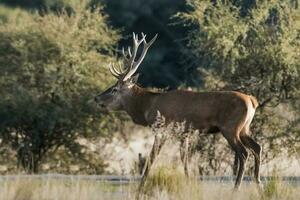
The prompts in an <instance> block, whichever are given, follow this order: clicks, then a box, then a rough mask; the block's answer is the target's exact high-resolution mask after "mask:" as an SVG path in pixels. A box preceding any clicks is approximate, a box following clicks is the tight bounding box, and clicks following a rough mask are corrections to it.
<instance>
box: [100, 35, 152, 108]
mask: <svg viewBox="0 0 300 200" xmlns="http://www.w3.org/2000/svg"><path fill="white" fill-rule="evenodd" d="M156 38H157V34H156V35H155V36H154V37H153V38H152V39H151V41H150V42H146V35H145V34H144V33H142V38H141V39H139V38H138V35H137V34H135V33H133V46H132V50H131V48H130V47H128V50H127V52H125V50H124V48H123V49H122V53H123V56H124V64H125V66H124V67H122V66H120V65H119V64H118V65H117V67H115V66H114V65H113V64H110V65H109V70H110V72H111V73H112V75H113V76H114V77H116V78H117V79H118V81H117V83H116V84H115V85H113V86H112V87H110V88H108V89H107V90H106V91H104V92H103V93H101V94H99V95H97V96H96V97H95V101H96V103H97V104H98V105H99V106H100V107H101V108H102V109H108V110H122V109H123V107H124V105H125V101H126V99H128V97H131V96H132V95H133V91H132V88H133V87H134V86H135V84H136V82H137V80H138V74H135V73H136V71H137V69H138V67H139V66H140V64H141V63H142V61H143V59H144V57H145V55H146V53H147V51H148V49H149V47H150V46H151V45H152V44H153V43H154V41H155V40H156ZM141 44H143V49H142V53H141V55H140V57H139V58H138V59H137V58H136V56H137V52H138V48H139V46H140V45H141Z"/></svg>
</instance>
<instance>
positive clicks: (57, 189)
mask: <svg viewBox="0 0 300 200" xmlns="http://www.w3.org/2000/svg"><path fill="white" fill-rule="evenodd" d="M136 187H137V184H135V183H132V184H128V185H112V184H109V183H105V182H101V181H96V180H82V179H78V178H76V176H74V179H72V180H70V179H68V180H67V179H54V178H49V177H47V178H44V179H32V178H28V179H21V178H19V179H15V180H0V199H1V200H60V199H63V200H69V199H70V200H71V199H72V200H77V199H78V200H79V199H84V200H94V199H95V200H96V199H97V200H99V199H100V200H116V199H125V200H131V199H134V197H135V191H136ZM232 188H233V184H228V183H218V182H200V183H199V182H197V181H196V180H194V179H193V178H190V179H187V178H185V177H184V175H183V174H180V173H178V172H176V171H174V169H169V168H158V169H157V170H155V173H154V174H152V175H151V177H149V179H148V181H147V183H146V185H145V194H144V195H143V196H142V200H154V199H155V200H156V199H159V200H187V199H188V200H194V199H197V200H198V199H205V200H219V199H220V198H221V199H225V200H226V199H228V200H229V199H230V200H231V199H238V200H256V199H262V200H267V199H299V194H300V187H296V186H291V185H285V184H284V183H283V182H281V181H280V180H279V179H274V180H272V181H269V182H268V183H266V184H265V185H264V187H263V189H262V190H258V189H257V187H256V185H255V184H252V183H250V184H249V183H243V184H242V187H241V190H240V191H238V192H233V190H232Z"/></svg>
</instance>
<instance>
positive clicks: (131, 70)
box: [123, 33, 158, 81]
mask: <svg viewBox="0 0 300 200" xmlns="http://www.w3.org/2000/svg"><path fill="white" fill-rule="evenodd" d="M133 35H134V37H133V40H134V41H133V44H134V46H133V54H132V57H131V58H130V61H131V62H130V63H131V64H130V68H128V69H129V71H128V73H127V74H126V76H125V77H124V79H123V80H124V81H126V80H127V79H129V78H130V77H131V76H132V75H133V74H134V73H135V72H136V70H137V69H138V67H139V65H140V64H141V63H142V61H143V59H144V57H145V55H146V53H147V51H148V49H149V47H150V46H151V45H152V44H153V43H154V41H155V40H156V38H157V36H158V34H156V35H155V36H154V37H153V38H152V39H151V41H150V42H149V43H147V42H146V35H145V34H144V33H142V39H141V40H138V37H137V36H136V35H135V34H134V33H133ZM142 42H143V44H144V47H143V51H142V53H141V56H140V57H139V59H138V60H137V61H136V62H135V61H134V59H135V57H136V53H137V49H138V46H139V45H140V44H141V43H142Z"/></svg>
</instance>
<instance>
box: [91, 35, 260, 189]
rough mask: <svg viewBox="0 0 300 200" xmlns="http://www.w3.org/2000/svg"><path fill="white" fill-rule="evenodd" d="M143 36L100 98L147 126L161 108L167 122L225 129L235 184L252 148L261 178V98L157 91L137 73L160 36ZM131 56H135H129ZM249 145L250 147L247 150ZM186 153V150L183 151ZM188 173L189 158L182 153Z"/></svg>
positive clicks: (158, 142) (105, 105)
mask: <svg viewBox="0 0 300 200" xmlns="http://www.w3.org/2000/svg"><path fill="white" fill-rule="evenodd" d="M142 37H143V38H142V39H141V40H138V36H137V35H135V34H134V35H133V50H132V52H131V50H130V48H129V49H128V54H127V55H126V54H125V52H124V50H123V54H124V57H125V61H127V62H128V63H127V64H128V67H127V69H126V70H125V72H124V71H122V70H121V68H119V69H117V68H115V67H113V66H111V67H110V70H111V72H112V74H113V75H114V76H115V77H116V78H117V79H118V82H117V83H116V84H115V85H113V86H112V87H110V88H109V89H107V90H106V91H104V92H103V93H101V94H100V95H98V96H96V97H95V101H96V102H97V103H98V105H99V106H100V107H101V108H102V109H106V110H107V109H108V110H123V111H126V112H127V113H128V115H130V117H131V118H132V120H133V121H134V122H135V123H137V124H140V125H143V126H150V125H152V124H153V123H155V120H156V116H157V113H158V112H159V113H160V114H161V115H162V116H163V117H164V118H165V119H166V123H170V122H186V125H188V126H191V127H193V128H194V129H198V130H200V131H202V130H204V129H205V130H206V132H208V133H216V132H221V133H222V135H223V136H224V137H225V139H226V140H227V141H228V143H229V145H230V146H231V148H232V149H233V151H235V153H236V155H237V158H238V161H239V163H238V164H239V169H238V174H237V179H236V183H235V187H236V188H239V186H240V184H241V180H242V178H243V174H244V168H245V163H246V161H247V158H248V152H247V149H249V150H250V151H251V152H252V153H253V155H254V157H255V173H254V176H255V180H256V182H257V183H259V182H260V178H259V168H260V157H261V155H260V154H261V147H260V145H259V144H257V143H256V142H255V141H254V140H253V139H252V138H251V137H250V136H249V133H250V124H251V122H252V119H253V117H254V114H255V109H256V108H257V106H258V103H257V100H256V99H255V97H253V96H250V95H246V94H243V93H240V92H234V91H219V92H192V91H184V90H173V91H168V92H153V91H150V90H148V89H144V88H141V87H139V86H137V85H136V82H137V78H138V75H135V76H134V73H135V72H136V70H137V68H138V66H139V64H140V63H141V62H142V60H143V58H144V56H145V54H146V52H147V50H148V48H149V47H150V46H151V44H152V43H153V42H154V41H155V39H156V36H155V37H154V38H153V39H152V40H151V41H150V42H149V43H147V42H146V40H145V37H146V36H145V35H144V34H142ZM142 42H143V43H144V48H143V52H142V54H141V56H140V58H139V59H138V60H137V61H135V57H136V53H137V48H138V46H139V45H140V44H141V43H142ZM128 56H129V57H128ZM164 141H165V137H163V138H157V137H155V141H154V144H153V147H152V150H151V153H150V159H149V162H148V163H147V165H146V168H145V171H144V174H143V178H142V181H141V184H140V189H141V187H142V186H143V184H144V183H145V179H146V177H147V175H148V173H149V170H150V167H151V164H152V163H153V161H154V159H155V157H156V156H157V154H158V153H159V151H160V149H161V147H162V145H163V143H164ZM181 144H182V145H183V149H187V148H188V147H187V145H188V142H187V141H183V142H182V143H181ZM246 148H247V149H246ZM182 155H183V154H182ZM182 161H183V162H184V165H185V172H186V174H187V159H186V157H185V156H182Z"/></svg>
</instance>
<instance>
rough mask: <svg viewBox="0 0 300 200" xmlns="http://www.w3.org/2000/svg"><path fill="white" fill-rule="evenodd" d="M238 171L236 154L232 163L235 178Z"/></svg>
mask: <svg viewBox="0 0 300 200" xmlns="http://www.w3.org/2000/svg"><path fill="white" fill-rule="evenodd" d="M238 170H239V156H238V155H237V154H235V155H234V163H233V168H232V171H233V175H234V176H237V172H238Z"/></svg>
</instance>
